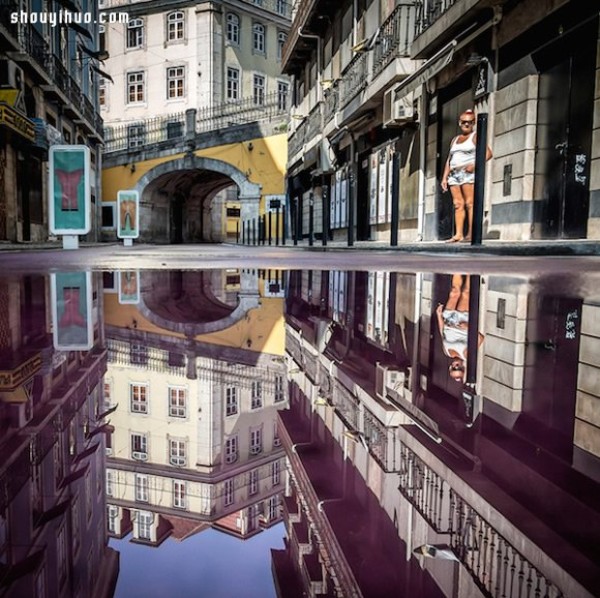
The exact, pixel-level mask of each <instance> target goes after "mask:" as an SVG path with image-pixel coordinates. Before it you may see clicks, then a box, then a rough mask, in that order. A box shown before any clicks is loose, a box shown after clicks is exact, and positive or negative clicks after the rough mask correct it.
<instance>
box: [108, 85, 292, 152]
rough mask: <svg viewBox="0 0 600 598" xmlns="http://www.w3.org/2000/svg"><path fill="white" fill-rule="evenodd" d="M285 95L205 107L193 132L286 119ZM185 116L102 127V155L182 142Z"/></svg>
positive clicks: (265, 96) (180, 113)
mask: <svg viewBox="0 0 600 598" xmlns="http://www.w3.org/2000/svg"><path fill="white" fill-rule="evenodd" d="M287 104H288V98H287V94H282V93H278V92H274V93H271V94H268V95H264V96H260V97H258V98H255V97H251V98H244V99H242V100H237V101H229V102H223V103H222V104H217V105H215V106H207V107H205V108H201V109H200V110H198V111H197V114H196V121H195V130H194V131H192V132H191V133H194V134H195V133H206V132H210V131H217V130H222V129H226V128H228V127H232V126H239V125H244V124H248V123H252V122H261V121H263V122H264V121H271V120H275V119H278V118H282V117H283V116H286V115H287V113H288V110H287ZM188 133H190V131H186V115H185V112H178V113H174V114H168V115H165V116H158V117H154V118H147V119H143V120H137V121H132V122H129V123H126V124H122V125H114V126H105V127H104V140H105V149H104V151H105V153H110V152H117V151H123V150H140V149H142V148H144V147H146V146H149V145H154V144H156V143H162V142H166V141H171V142H178V141H182V140H183V139H184V137H185V135H186V134H188Z"/></svg>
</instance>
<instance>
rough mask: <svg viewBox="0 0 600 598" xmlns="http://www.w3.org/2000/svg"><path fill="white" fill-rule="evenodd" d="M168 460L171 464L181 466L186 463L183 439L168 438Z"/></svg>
mask: <svg viewBox="0 0 600 598" xmlns="http://www.w3.org/2000/svg"><path fill="white" fill-rule="evenodd" d="M169 462H170V463H171V465H177V466H179V467H182V466H184V465H185V464H186V446H185V440H177V439H173V438H171V439H170V440H169Z"/></svg>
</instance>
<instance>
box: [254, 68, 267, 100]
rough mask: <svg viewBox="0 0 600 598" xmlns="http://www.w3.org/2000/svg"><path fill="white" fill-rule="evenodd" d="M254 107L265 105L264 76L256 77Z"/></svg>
mask: <svg viewBox="0 0 600 598" xmlns="http://www.w3.org/2000/svg"><path fill="white" fill-rule="evenodd" d="M253 91H254V105H255V106H262V105H264V103H265V78H264V77H263V76H262V75H254V86H253Z"/></svg>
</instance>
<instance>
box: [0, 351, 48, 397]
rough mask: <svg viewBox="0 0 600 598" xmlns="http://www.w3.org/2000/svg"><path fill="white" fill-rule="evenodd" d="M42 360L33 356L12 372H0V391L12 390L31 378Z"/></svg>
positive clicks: (37, 356) (38, 356)
mask: <svg viewBox="0 0 600 598" xmlns="http://www.w3.org/2000/svg"><path fill="white" fill-rule="evenodd" d="M41 365H42V358H41V357H40V355H39V354H38V355H34V356H33V357H31V358H30V359H28V360H27V361H26V362H25V363H22V364H21V365H20V366H18V367H17V368H15V369H14V370H0V391H2V390H13V389H14V388H16V387H17V386H19V385H20V384H23V382H25V380H27V379H28V378H30V377H31V376H33V374H35V373H36V372H37V371H38V370H39V369H40V367H41Z"/></svg>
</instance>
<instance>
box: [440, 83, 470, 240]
mask: <svg viewBox="0 0 600 598" xmlns="http://www.w3.org/2000/svg"><path fill="white" fill-rule="evenodd" d="M441 97H442V98H443V99H442V101H443V103H442V106H441V113H440V119H439V121H438V140H439V144H438V148H439V149H438V155H439V160H438V169H437V172H438V177H437V192H438V208H437V214H438V239H449V238H450V237H451V236H452V234H453V227H454V209H453V207H452V196H451V195H450V192H449V191H447V192H446V193H444V192H443V191H442V189H441V187H440V181H441V180H442V173H443V172H444V166H445V164H446V160H447V159H448V152H449V151H450V144H451V143H452V140H453V139H454V137H456V136H457V135H458V134H459V133H460V131H459V129H458V117H459V116H460V115H461V114H462V113H463V112H464V111H465V110H468V109H473V93H472V91H471V79H470V78H467V77H462V78H461V79H460V80H459V81H457V82H456V83H455V84H454V85H453V86H452V87H450V88H448V89H446V90H444V92H443V94H442V95H441Z"/></svg>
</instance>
